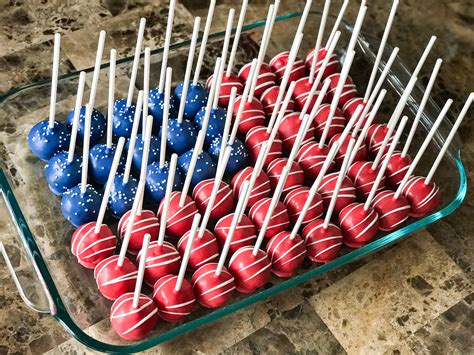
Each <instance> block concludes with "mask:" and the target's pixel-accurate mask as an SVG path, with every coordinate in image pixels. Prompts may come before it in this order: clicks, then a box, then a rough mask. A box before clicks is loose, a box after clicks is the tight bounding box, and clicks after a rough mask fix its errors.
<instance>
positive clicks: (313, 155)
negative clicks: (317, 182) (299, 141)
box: [296, 142, 334, 180]
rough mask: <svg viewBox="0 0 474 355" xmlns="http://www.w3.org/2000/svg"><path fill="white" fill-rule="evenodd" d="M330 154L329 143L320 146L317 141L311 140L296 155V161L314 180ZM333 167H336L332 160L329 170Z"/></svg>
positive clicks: (308, 176)
mask: <svg viewBox="0 0 474 355" xmlns="http://www.w3.org/2000/svg"><path fill="white" fill-rule="evenodd" d="M328 154H329V147H328V146H327V145H323V146H322V147H321V148H319V144H318V143H317V142H309V143H306V144H304V145H302V146H301V148H300V150H299V152H298V154H297V155H296V161H297V162H298V164H299V165H300V166H301V168H302V169H303V171H304V173H305V175H306V177H307V178H308V179H313V180H314V179H316V177H317V176H318V174H319V172H320V171H321V169H322V167H323V165H324V160H326V157H327V156H328ZM332 169H334V162H331V164H330V166H329V169H328V171H331V170H332Z"/></svg>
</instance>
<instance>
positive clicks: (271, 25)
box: [263, 0, 280, 60]
mask: <svg viewBox="0 0 474 355" xmlns="http://www.w3.org/2000/svg"><path fill="white" fill-rule="evenodd" d="M273 5H274V7H273V13H272V18H271V20H270V27H269V28H268V34H267V37H266V39H265V44H264V50H263V59H264V60H265V54H266V53H267V51H268V45H269V44H270V38H271V37H272V32H273V26H274V25H275V21H276V17H277V14H278V8H279V7H280V0H275V1H274V3H273Z"/></svg>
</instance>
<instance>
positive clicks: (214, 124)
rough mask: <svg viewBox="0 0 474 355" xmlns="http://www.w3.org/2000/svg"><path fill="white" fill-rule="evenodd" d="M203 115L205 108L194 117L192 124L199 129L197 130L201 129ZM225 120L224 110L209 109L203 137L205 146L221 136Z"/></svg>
mask: <svg viewBox="0 0 474 355" xmlns="http://www.w3.org/2000/svg"><path fill="white" fill-rule="evenodd" d="M205 115H206V107H203V108H201V110H199V112H198V113H197V114H196V116H195V117H194V123H196V126H197V127H198V128H199V130H201V129H202V123H203V120H204V116H205ZM225 119H226V111H225V110H224V109H222V108H220V107H218V108H211V113H210V115H209V123H208V125H207V129H206V137H205V142H206V144H207V145H210V144H211V143H212V142H213V141H214V139H215V138H216V137H219V136H221V135H222V132H224V126H225Z"/></svg>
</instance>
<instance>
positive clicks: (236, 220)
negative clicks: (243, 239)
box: [215, 181, 249, 276]
mask: <svg viewBox="0 0 474 355" xmlns="http://www.w3.org/2000/svg"><path fill="white" fill-rule="evenodd" d="M248 189H249V182H248V181H245V182H244V184H243V185H242V190H241V195H240V197H239V201H238V202H237V207H236V208H235V212H234V217H233V218H232V222H231V223H230V227H229V233H227V237H226V239H225V243H224V247H223V248H222V252H221V256H220V257H219V261H218V263H217V268H216V273H215V274H216V275H217V276H219V275H220V274H221V272H222V268H223V267H224V263H225V259H226V258H227V254H229V248H230V244H231V243H232V238H233V237H234V233H235V229H236V228H237V224H238V223H239V216H240V215H242V214H243V213H244V211H245V207H244V201H245V196H246V195H247V191H248Z"/></svg>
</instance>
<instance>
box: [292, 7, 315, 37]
mask: <svg viewBox="0 0 474 355" xmlns="http://www.w3.org/2000/svg"><path fill="white" fill-rule="evenodd" d="M311 4H312V1H311V0H306V4H305V6H304V9H303V14H302V15H301V19H300V23H299V24H298V29H297V30H296V33H299V32H301V33H303V30H304V26H305V25H306V20H307V19H308V14H309V10H310V9H311Z"/></svg>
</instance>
